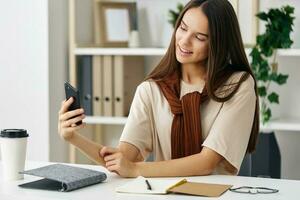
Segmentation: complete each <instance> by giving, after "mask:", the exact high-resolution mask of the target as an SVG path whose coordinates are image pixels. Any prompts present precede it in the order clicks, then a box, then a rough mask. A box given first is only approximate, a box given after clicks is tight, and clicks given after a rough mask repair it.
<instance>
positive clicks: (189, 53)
mask: <svg viewBox="0 0 300 200" xmlns="http://www.w3.org/2000/svg"><path fill="white" fill-rule="evenodd" d="M178 49H179V51H180V53H181V54H182V55H191V54H192V53H193V52H192V51H189V50H187V49H184V48H182V47H180V46H179V45H178Z"/></svg>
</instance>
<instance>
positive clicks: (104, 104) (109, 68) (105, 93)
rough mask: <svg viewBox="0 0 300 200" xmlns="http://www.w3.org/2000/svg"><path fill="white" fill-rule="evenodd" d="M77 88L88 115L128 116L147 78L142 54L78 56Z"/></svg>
mask: <svg viewBox="0 0 300 200" xmlns="http://www.w3.org/2000/svg"><path fill="white" fill-rule="evenodd" d="M77 61H78V65H77V78H78V84H77V87H78V89H79V90H80V93H81V99H82V102H83V105H82V106H83V108H84V109H85V114H86V115H88V116H105V117H114V116H116V117H124V116H128V114H129V109H130V105H131V102H132V99H133V96H134V93H135V90H136V87H137V86H138V84H140V83H141V82H142V81H143V78H144V59H143V57H141V56H110V55H105V56H85V55H84V56H78V60H77Z"/></svg>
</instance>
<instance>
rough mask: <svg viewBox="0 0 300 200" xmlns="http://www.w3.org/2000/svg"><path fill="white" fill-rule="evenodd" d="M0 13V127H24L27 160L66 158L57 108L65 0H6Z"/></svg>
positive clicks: (64, 58)
mask: <svg viewBox="0 0 300 200" xmlns="http://www.w3.org/2000/svg"><path fill="white" fill-rule="evenodd" d="M0 13H1V17H0V27H1V37H0V44H1V46H0V91H1V94H2V95H1V97H3V99H1V104H0V129H4V128H25V129H27V130H28V132H29V135H30V137H29V140H28V151H27V159H28V160H44V161H49V160H50V161H60V162H66V161H68V145H67V144H66V143H65V142H63V141H62V140H61V139H60V138H59V136H58V134H57V116H58V114H57V113H58V110H59V108H60V102H61V101H62V100H63V99H64V91H63V83H64V81H65V80H66V78H67V66H68V65H67V64H68V35H67V33H68V1H66V0H65V1H61V0H51V1H48V0H30V1H22V0H12V1H5V2H4V3H2V4H1V7H0Z"/></svg>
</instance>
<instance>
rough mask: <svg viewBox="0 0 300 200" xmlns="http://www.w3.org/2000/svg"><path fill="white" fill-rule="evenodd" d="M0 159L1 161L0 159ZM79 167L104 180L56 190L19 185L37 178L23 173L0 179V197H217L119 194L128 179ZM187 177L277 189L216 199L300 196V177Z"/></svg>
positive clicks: (87, 199)
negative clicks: (21, 176) (19, 176)
mask: <svg viewBox="0 0 300 200" xmlns="http://www.w3.org/2000/svg"><path fill="white" fill-rule="evenodd" d="M0 163H1V162H0ZM48 164H51V163H46V162H32V161H31V162H30V161H27V162H26V167H25V169H32V168H37V167H41V166H45V165H48ZM75 166H79V167H85V168H89V169H94V170H98V171H103V172H105V173H107V175H108V176H107V180H106V181H105V182H103V183H100V184H96V185H93V186H89V187H86V188H82V189H79V190H75V191H71V192H55V191H46V190H34V189H24V188H19V187H18V184H21V183H25V182H29V181H33V180H37V179H39V178H36V177H33V176H27V175H25V177H24V180H20V181H11V182H3V180H0V199H1V200H8V199H9V200H19V199H20V200H35V199H38V200H39V199H45V200H50V199H70V200H77V199H84V200H93V199H97V200H99V199H119V200H127V199H134V200H140V199H146V200H147V199H178V200H179V199H180V200H184V199H216V198H207V197H197V196H187V195H178V194H167V195H140V194H122V193H116V192H115V191H114V190H115V188H116V187H117V186H120V185H123V184H124V183H126V182H127V181H130V180H129V179H124V178H120V177H118V176H117V175H115V174H113V173H109V172H108V171H107V170H106V169H105V168H103V167H101V166H93V165H75ZM1 176H2V169H1V164H0V177H1ZM187 179H188V180H190V181H195V182H205V183H220V184H232V185H234V187H238V186H244V185H247V186H262V187H270V188H275V189H279V193H275V194H256V195H252V194H238V193H233V192H231V191H227V192H226V193H224V194H223V195H222V196H221V197H219V198H217V199H230V200H234V199H238V200H240V199H243V200H248V199H255V200H259V199H263V200H268V199H270V200H276V199H288V200H290V199H297V198H299V196H300V181H296V180H283V179H281V180H280V179H269V178H252V177H239V176H223V175H211V176H198V177H187Z"/></svg>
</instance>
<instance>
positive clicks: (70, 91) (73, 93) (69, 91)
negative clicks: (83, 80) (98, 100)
mask: <svg viewBox="0 0 300 200" xmlns="http://www.w3.org/2000/svg"><path fill="white" fill-rule="evenodd" d="M65 93H66V99H67V100H68V99H69V98H71V97H73V100H74V101H73V103H72V104H71V105H70V107H69V109H68V111H71V110H76V109H79V108H81V105H80V94H79V90H77V89H76V88H74V87H73V86H72V85H71V84H70V83H68V82H65ZM75 117H77V116H75ZM80 124H82V121H79V122H76V125H80Z"/></svg>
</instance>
